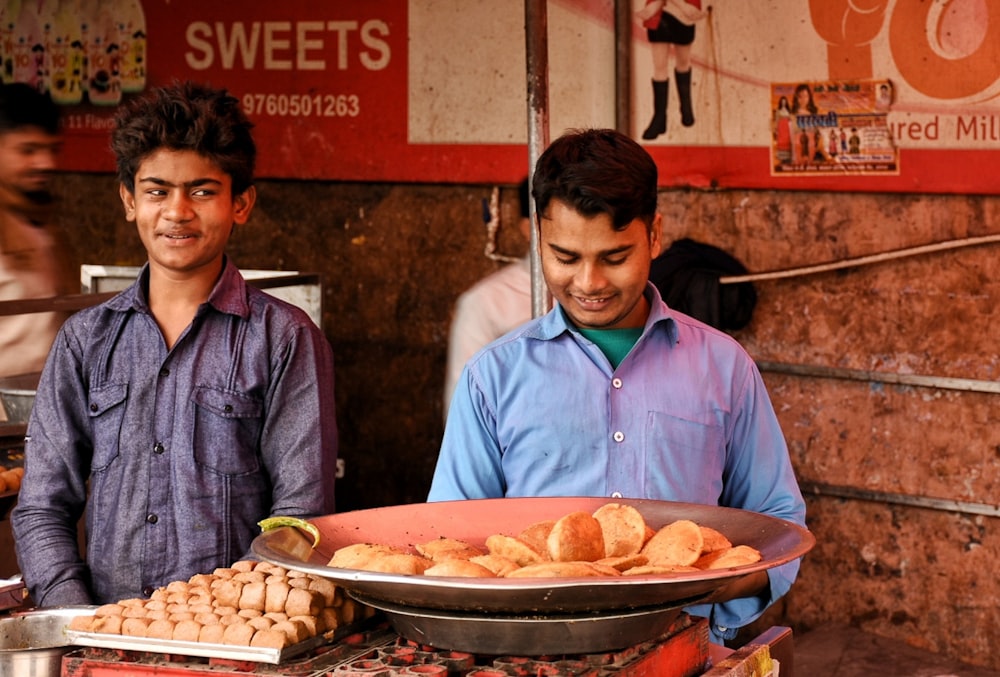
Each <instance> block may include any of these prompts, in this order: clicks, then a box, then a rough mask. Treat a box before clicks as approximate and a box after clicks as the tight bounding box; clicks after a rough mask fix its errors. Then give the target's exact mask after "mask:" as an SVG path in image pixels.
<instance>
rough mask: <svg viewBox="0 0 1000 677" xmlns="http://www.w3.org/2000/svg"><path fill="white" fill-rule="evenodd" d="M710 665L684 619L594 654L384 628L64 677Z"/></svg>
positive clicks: (340, 676) (140, 659)
mask: <svg viewBox="0 0 1000 677" xmlns="http://www.w3.org/2000/svg"><path fill="white" fill-rule="evenodd" d="M710 664H711V656H710V648H709V642H708V621H707V620H705V619H697V618H693V617H690V616H687V615H686V614H682V615H681V616H680V617H679V618H678V619H677V620H676V621H675V622H674V624H673V625H672V626H671V627H670V628H669V629H668V631H667V632H666V633H664V634H663V636H661V637H659V638H657V639H655V640H652V641H648V642H644V643H642V644H639V645H636V646H632V647H629V648H627V649H623V650H620V651H611V652H604V653H596V654H578V655H558V656H530V657H529V656H510V655H504V656H493V655H480V654H470V653H465V652H460V651H451V650H444V649H437V648H434V647H431V646H427V645H421V644H418V643H416V642H413V641H411V640H408V639H405V638H403V637H401V636H399V635H397V634H396V633H395V632H394V631H393V630H392V629H391V627H390V626H389V625H388V624H387V623H383V624H379V625H377V626H376V627H373V628H372V629H370V630H366V631H364V632H358V633H356V634H354V635H349V636H347V637H344V638H342V639H341V640H339V641H338V642H336V643H333V644H329V645H325V646H323V647H320V648H318V649H316V650H314V651H313V652H312V653H311V654H309V655H308V656H305V657H302V658H299V659H296V660H292V661H288V662H286V663H283V664H278V665H270V664H261V663H257V662H254V661H240V660H234V659H232V658H225V659H219V658H209V657H191V656H177V655H167V654H162V653H153V652H144V651H125V650H120V649H107V648H94V647H85V648H81V649H77V650H74V651H72V652H70V653H68V654H66V655H65V656H64V657H63V664H62V673H61V677H123V676H127V677H145V676H147V675H149V676H154V675H155V676H156V677H208V676H210V675H212V676H217V675H219V674H225V675H229V676H231V677H240V676H244V675H272V676H275V677H277V676H282V677H320V676H323V675H328V676H330V677H406V676H415V675H423V676H425V677H426V676H432V677H511V676H524V677H528V676H538V677H542V676H544V677H550V676H566V677H696V676H698V675H703V674H704V673H705V671H706V670H707V669H708V668H709V666H710Z"/></svg>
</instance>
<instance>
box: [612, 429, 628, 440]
mask: <svg viewBox="0 0 1000 677" xmlns="http://www.w3.org/2000/svg"><path fill="white" fill-rule="evenodd" d="M612 437H614V439H615V442H624V441H625V433H623V432H622V431H621V430H618V431H617V432H615V434H614V435H612Z"/></svg>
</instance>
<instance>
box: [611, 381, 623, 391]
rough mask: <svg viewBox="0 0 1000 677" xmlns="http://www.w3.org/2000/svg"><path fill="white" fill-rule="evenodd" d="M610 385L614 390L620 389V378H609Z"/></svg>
mask: <svg viewBox="0 0 1000 677" xmlns="http://www.w3.org/2000/svg"><path fill="white" fill-rule="evenodd" d="M611 387H612V388H614V389H615V390H621V389H622V380H621V379H620V378H613V379H611Z"/></svg>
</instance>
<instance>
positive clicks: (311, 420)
mask: <svg viewBox="0 0 1000 677" xmlns="http://www.w3.org/2000/svg"><path fill="white" fill-rule="evenodd" d="M251 126H252V125H251V124H250V122H249V121H248V120H247V118H246V117H245V115H244V114H243V113H242V111H241V110H240V107H239V102H238V100H237V99H235V98H234V97H232V96H229V95H228V94H227V93H226V92H225V91H224V90H216V89H210V88H207V87H202V86H198V85H193V84H190V83H186V84H179V85H175V86H172V87H167V88H161V89H158V90H155V91H154V92H152V93H151V94H150V95H149V96H147V97H144V98H140V99H135V100H133V101H131V102H129V103H128V104H126V105H124V106H123V107H122V109H121V110H120V111H119V113H118V115H117V118H116V127H115V129H114V131H113V133H112V148H113V150H114V151H115V154H116V157H117V162H118V178H119V180H120V190H119V192H120V195H121V199H122V204H123V205H124V208H125V217H126V218H127V219H128V220H129V221H131V222H133V223H135V224H136V227H137V230H138V233H139V238H140V239H141V240H142V243H143V245H144V246H145V248H146V252H147V256H148V262H147V263H146V265H145V266H143V268H142V270H141V272H140V273H139V276H138V278H137V280H136V282H135V283H134V284H133V285H132V286H131V287H130V288H128V289H127V290H125V291H123V292H122V293H121V294H119V295H117V296H115V297H114V298H112V299H110V300H109V301H107V302H105V303H103V304H101V305H99V306H96V307H93V308H89V309H86V310H83V311H80V312H79V313H77V314H76V315H74V316H73V317H71V318H70V319H69V320H68V321H67V322H66V323H65V324H64V326H63V328H62V330H61V331H60V333H59V335H58V337H57V338H56V341H55V344H54V346H53V348H52V351H51V353H50V355H49V358H48V361H47V363H46V366H45V370H44V372H43V374H42V378H41V382H40V384H39V387H38V394H37V397H36V400H35V405H34V409H33V411H32V415H31V419H30V421H29V423H28V431H27V437H26V443H25V475H24V480H23V484H22V487H21V493H20V498H19V501H18V505H17V508H16V509H15V510H14V512H13V515H12V524H13V528H14V536H15V542H16V545H17V551H18V559H19V562H20V566H21V571H22V573H23V574H24V577H25V581H26V582H27V585H28V589H29V591H30V593H31V595H32V597H33V598H34V601H35V603H36V604H38V605H40V606H53V605H65V604H101V603H107V602H112V601H115V600H119V599H124V598H131V597H140V596H147V595H149V594H151V593H152V591H153V590H155V589H156V588H157V587H160V586H164V585H166V584H168V583H170V582H172V581H175V580H187V579H188V578H190V577H191V576H192V575H194V574H197V573H210V572H211V571H212V570H213V569H215V568H217V567H224V566H228V565H230V564H231V563H233V562H234V561H235V560H238V559H242V558H244V557H247V556H248V555H249V554H250V553H249V550H250V544H251V541H252V540H253V538H254V537H255V536H256V535H257V534H258V533H259V528H258V527H257V522H258V521H259V520H261V519H263V518H265V517H268V516H269V515H296V516H302V517H308V516H314V515H320V514H326V513H330V512H333V511H334V491H333V486H334V473H335V464H336V456H337V429H336V422H335V413H334V390H333V356H332V351H331V350H330V346H329V343H328V342H327V340H326V337H325V336H324V335H323V333H322V331H320V329H319V328H318V327H316V325H315V324H314V323H313V322H312V321H311V320H310V318H309V317H308V315H307V314H306V313H305V312H303V311H302V310H300V309H298V308H296V307H294V306H292V305H290V304H287V303H285V302H283V301H279V300H278V299H275V298H273V297H271V296H268V295H266V294H264V293H263V292H261V291H259V290H257V289H255V288H253V287H251V286H248V285H247V284H246V282H245V281H244V279H243V277H242V276H241V275H240V273H239V271H238V270H237V269H236V267H235V266H234V265H233V263H232V262H231V261H230V260H229V259H228V258H227V257H226V255H225V253H224V249H225V246H226V243H227V241H228V239H229V236H230V234H231V233H232V231H233V230H234V228H235V227H236V226H239V225H242V224H245V223H246V222H247V220H248V218H249V217H250V212H251V210H252V209H253V206H254V200H255V198H256V189H255V188H254V186H253V169H254V160H255V156H256V148H255V145H254V141H253V138H252V136H251V133H250V129H251ZM84 514H86V516H87V517H86V519H87V521H86V536H87V538H86V553H85V556H84V557H82V558H81V556H80V554H79V552H78V548H77V522H78V520H79V519H80V518H81V516H83V515H84Z"/></svg>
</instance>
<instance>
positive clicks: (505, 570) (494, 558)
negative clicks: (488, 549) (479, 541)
mask: <svg viewBox="0 0 1000 677" xmlns="http://www.w3.org/2000/svg"><path fill="white" fill-rule="evenodd" d="M469 561H470V562H474V563H476V564H478V565H480V566H483V567H486V568H487V569H489V570H490V571H492V572H493V575H495V576H501V577H502V576H506V575H507V574H509V573H510V572H511V571H514V570H515V569H520V568H521V566H520V565H519V564H518V563H517V562H515V561H514V560H510V559H507V558H506V557H502V556H500V555H493V554H486V555H482V556H481V557H473V558H472V559H470V560H469Z"/></svg>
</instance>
